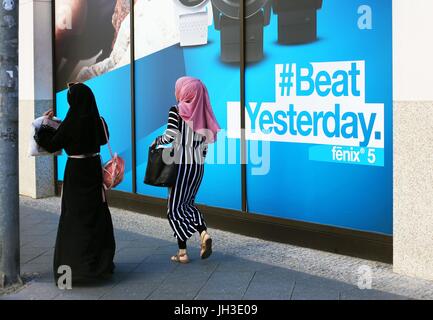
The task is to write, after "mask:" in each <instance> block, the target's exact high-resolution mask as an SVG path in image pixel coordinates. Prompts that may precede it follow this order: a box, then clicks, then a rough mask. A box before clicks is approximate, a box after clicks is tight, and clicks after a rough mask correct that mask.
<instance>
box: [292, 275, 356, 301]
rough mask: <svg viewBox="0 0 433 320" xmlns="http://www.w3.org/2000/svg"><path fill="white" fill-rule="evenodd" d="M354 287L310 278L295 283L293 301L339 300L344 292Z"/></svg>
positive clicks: (328, 280)
mask: <svg viewBox="0 0 433 320" xmlns="http://www.w3.org/2000/svg"><path fill="white" fill-rule="evenodd" d="M353 288H354V286H353V285H349V284H346V283H342V282H339V281H335V280H330V279H326V278H320V277H309V278H306V279H302V280H297V281H296V282H295V288H294V289H293V294H292V297H291V299H292V300H339V299H340V293H341V292H342V291H349V290H351V289H353Z"/></svg>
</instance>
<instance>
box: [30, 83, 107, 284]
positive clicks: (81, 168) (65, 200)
mask: <svg viewBox="0 0 433 320" xmlns="http://www.w3.org/2000/svg"><path fill="white" fill-rule="evenodd" d="M68 102H69V104H70V109H69V112H68V114H67V116H66V118H65V120H64V121H63V123H62V124H61V125H60V127H59V128H58V129H57V131H55V132H53V131H51V130H49V129H48V128H44V127H43V128H41V129H40V130H39V131H38V132H37V134H36V136H35V138H36V140H37V141H38V143H39V144H40V145H41V146H42V147H43V148H44V149H46V150H47V151H49V152H56V151H58V150H60V149H63V148H64V149H65V151H66V153H67V154H68V155H69V156H71V155H72V156H74V155H75V156H76V155H83V154H86V155H88V154H94V153H99V151H100V146H101V145H104V144H106V143H107V141H106V138H105V134H104V131H103V127H102V122H101V120H100V118H99V112H98V110H97V106H96V102H95V98H94V96H93V93H92V92H91V90H90V88H88V87H87V86H85V85H84V84H77V85H74V86H72V87H71V88H70V90H69V93H68ZM104 122H105V121H104ZM61 201H62V203H61V216H60V221H59V228H58V232H57V239H56V247H55V252H54V265H53V267H54V270H53V271H54V278H55V279H56V280H57V279H58V277H59V276H61V274H58V273H57V271H58V268H59V267H60V266H62V265H66V266H69V267H71V270H72V282H73V283H85V282H92V281H94V280H99V279H103V278H106V276H107V275H109V274H111V273H112V272H113V270H114V264H113V258H114V253H115V240H114V233H113V224H112V220H111V214H110V210H109V208H108V204H107V202H106V201H105V191H104V190H103V187H102V166H101V158H100V156H99V155H97V156H93V157H87V158H84V159H76V158H68V161H67V163H66V168H65V173H64V179H63V190H62V200H61ZM56 282H57V281H56Z"/></svg>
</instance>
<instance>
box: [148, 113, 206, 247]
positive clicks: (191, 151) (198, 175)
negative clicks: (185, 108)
mask: <svg viewBox="0 0 433 320" xmlns="http://www.w3.org/2000/svg"><path fill="white" fill-rule="evenodd" d="M156 143H157V144H158V145H163V144H170V143H173V147H174V148H175V152H176V154H177V157H176V158H177V159H178V161H179V166H178V174H177V178H176V184H175V186H174V187H173V188H170V190H169V199H168V211H167V216H168V220H169V222H170V226H171V227H172V229H173V231H174V236H175V237H176V238H177V239H178V240H181V241H186V240H188V239H189V238H190V237H191V236H192V235H193V234H194V233H195V232H197V230H199V229H202V228H203V227H204V228H205V227H206V223H205V221H204V219H203V215H202V214H201V212H200V210H199V209H198V208H197V207H196V206H195V204H194V201H195V197H196V195H197V192H198V189H199V187H200V184H201V181H202V179H203V174H204V160H205V157H206V152H207V143H206V142H205V137H204V136H203V135H201V134H198V133H196V132H194V131H193V130H192V129H191V128H190V127H189V126H188V125H187V124H186V123H185V121H183V119H182V118H181V117H180V116H179V111H178V109H177V107H176V106H173V107H171V109H170V111H169V117H168V124H167V130H166V132H165V134H164V135H162V136H159V137H158V138H157V139H156Z"/></svg>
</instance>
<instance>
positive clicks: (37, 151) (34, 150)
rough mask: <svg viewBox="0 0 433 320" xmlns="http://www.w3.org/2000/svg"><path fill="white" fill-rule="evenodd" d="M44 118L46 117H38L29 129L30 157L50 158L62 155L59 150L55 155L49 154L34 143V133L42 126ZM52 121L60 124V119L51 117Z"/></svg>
mask: <svg viewBox="0 0 433 320" xmlns="http://www.w3.org/2000/svg"><path fill="white" fill-rule="evenodd" d="M45 118H46V116H42V117H39V118H37V119H36V120H35V121H33V122H32V126H31V129H30V139H29V156H30V157H38V156H52V155H54V156H59V155H61V154H62V151H61V150H60V151H58V152H56V153H49V152H48V151H46V150H45V149H44V148H42V147H41V146H39V145H38V144H37V143H36V141H35V138H34V136H35V134H36V131H37V130H38V129H39V128H40V127H41V126H42V122H43V121H44V119H45ZM52 120H53V121H55V122H57V123H58V124H59V125H60V123H61V121H60V119H58V118H55V117H53V118H52Z"/></svg>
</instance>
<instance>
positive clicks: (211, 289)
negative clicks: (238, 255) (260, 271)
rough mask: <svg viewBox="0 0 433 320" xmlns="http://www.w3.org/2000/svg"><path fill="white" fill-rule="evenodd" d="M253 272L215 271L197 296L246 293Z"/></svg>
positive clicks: (241, 294)
mask: <svg viewBox="0 0 433 320" xmlns="http://www.w3.org/2000/svg"><path fill="white" fill-rule="evenodd" d="M253 276H254V272H245V271H228V272H221V271H215V272H213V273H212V275H211V277H210V278H209V280H208V281H207V282H206V284H205V285H204V286H203V288H202V289H201V290H200V292H199V294H198V296H204V295H206V296H209V295H210V294H218V295H219V294H231V295H236V296H237V295H240V296H241V298H242V296H243V295H244V293H245V292H246V290H247V288H248V286H249V284H250V282H251V280H252V278H253Z"/></svg>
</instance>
